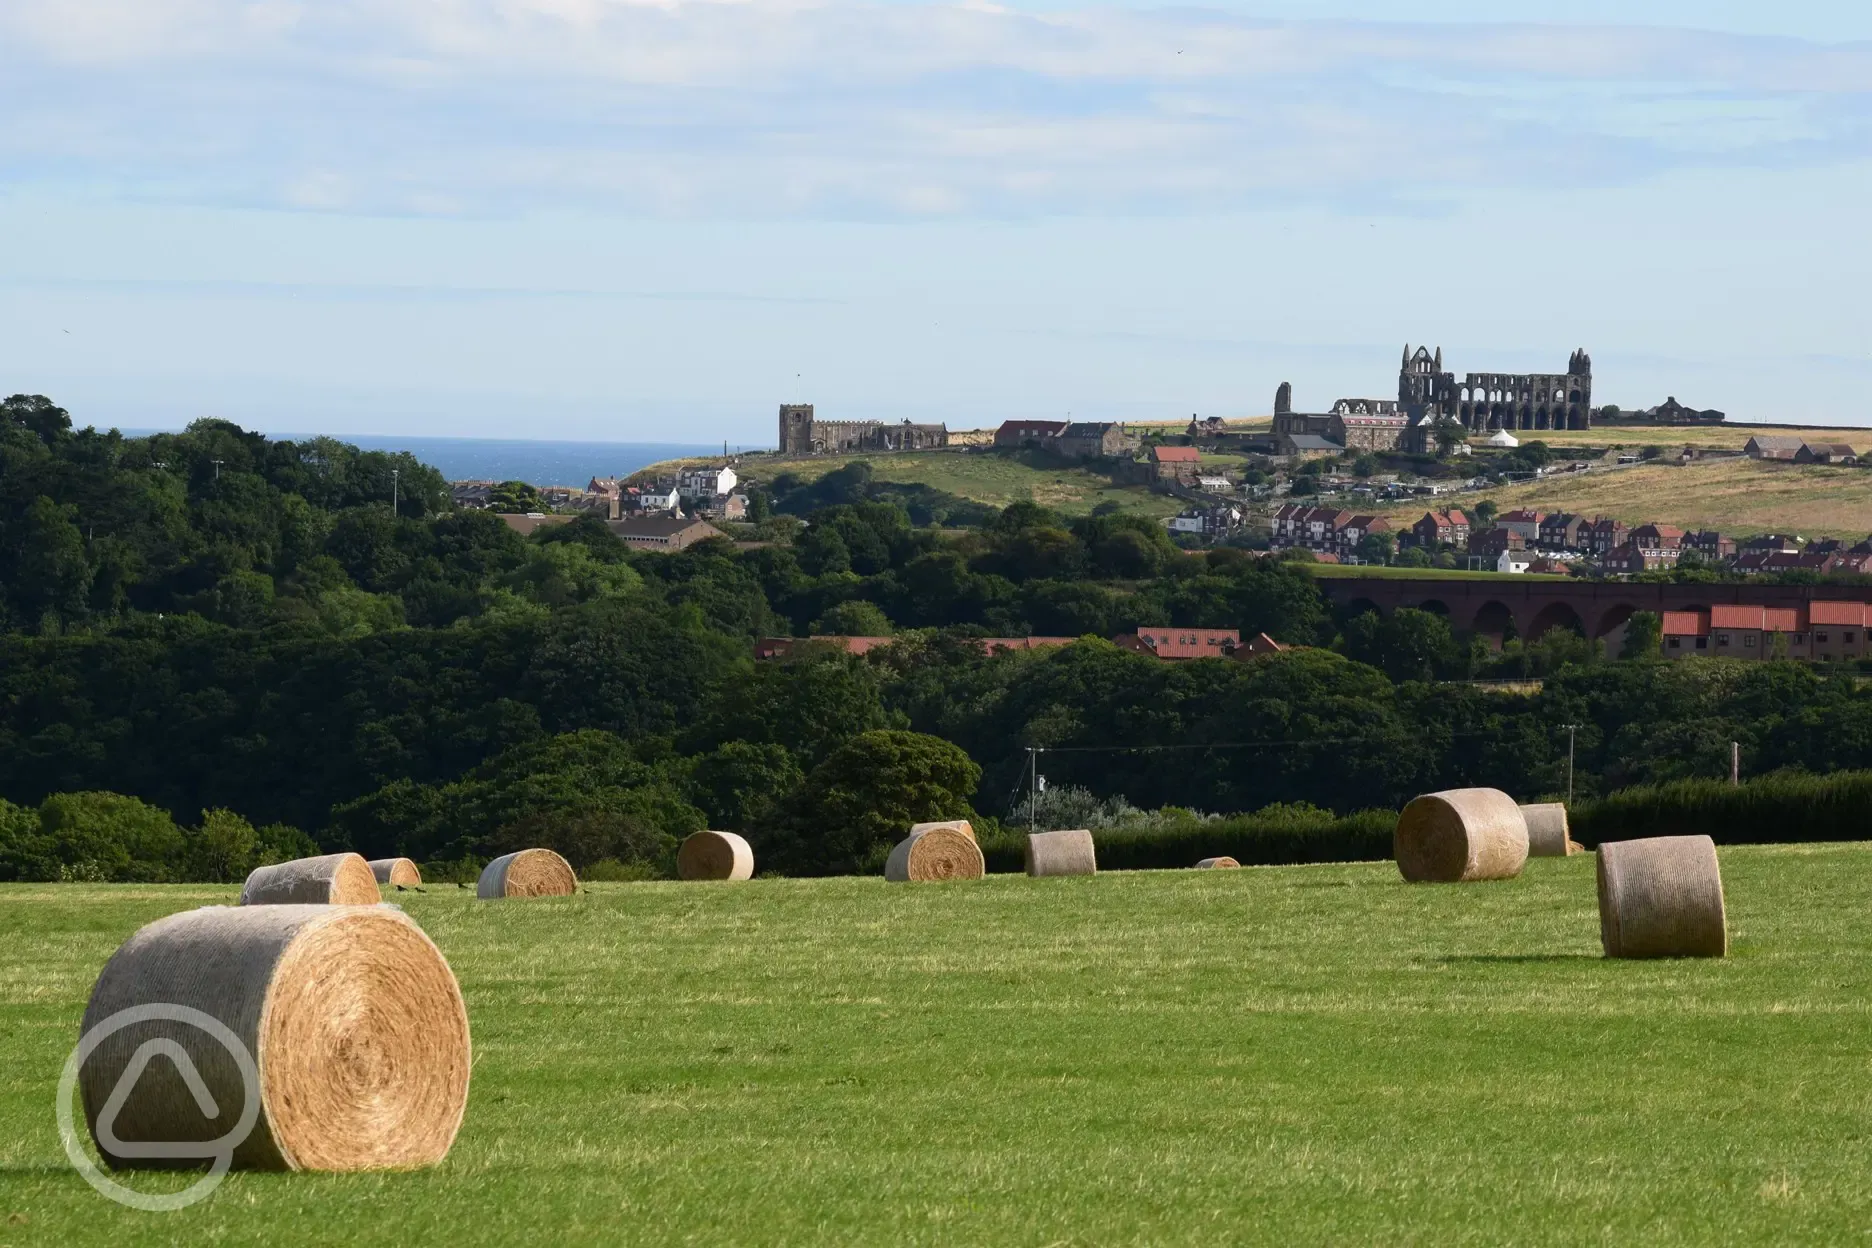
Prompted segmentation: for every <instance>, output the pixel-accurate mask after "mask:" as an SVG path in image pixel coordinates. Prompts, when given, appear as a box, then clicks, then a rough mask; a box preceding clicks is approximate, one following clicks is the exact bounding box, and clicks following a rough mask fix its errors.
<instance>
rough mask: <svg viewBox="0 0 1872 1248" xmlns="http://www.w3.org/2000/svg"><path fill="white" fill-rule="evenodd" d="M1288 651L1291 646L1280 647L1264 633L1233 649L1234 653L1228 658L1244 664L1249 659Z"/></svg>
mask: <svg viewBox="0 0 1872 1248" xmlns="http://www.w3.org/2000/svg"><path fill="white" fill-rule="evenodd" d="M1290 649H1292V647H1291V646H1283V645H1281V643H1280V642H1278V641H1275V640H1274V639H1273V638H1272V637H1270V636H1268V635H1267V634H1266V633H1256V634H1255V635H1254V636H1253V637H1250V638H1249V639H1248V640H1247V641H1246V642H1244V643H1242V644H1241V645H1239V646H1237V647H1235V649H1234V651H1233V652H1232V653H1231V654H1230V655H1229V658H1231V659H1234V660H1235V661H1236V662H1238V663H1246V662H1247V661H1248V660H1250V659H1258V658H1261V657H1263V656H1264V655H1269V654H1280V653H1282V652H1283V651H1286V650H1290Z"/></svg>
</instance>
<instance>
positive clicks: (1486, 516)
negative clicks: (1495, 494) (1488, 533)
mask: <svg viewBox="0 0 1872 1248" xmlns="http://www.w3.org/2000/svg"><path fill="white" fill-rule="evenodd" d="M1497 511H1498V508H1497V507H1496V506H1495V500H1494V499H1492V498H1485V499H1483V500H1482V501H1481V502H1479V503H1477V504H1476V505H1475V506H1473V507H1471V508H1470V509H1469V514H1470V515H1472V516H1474V517H1475V522H1476V523H1475V528H1476V531H1477V532H1481V531H1482V530H1483V529H1491V528H1494V527H1495V516H1496V514H1497Z"/></svg>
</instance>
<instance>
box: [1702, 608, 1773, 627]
mask: <svg viewBox="0 0 1872 1248" xmlns="http://www.w3.org/2000/svg"><path fill="white" fill-rule="evenodd" d="M1761 626H1762V609H1761V608H1760V607H1711V608H1710V627H1711V628H1760V627H1761Z"/></svg>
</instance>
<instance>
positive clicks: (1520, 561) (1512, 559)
mask: <svg viewBox="0 0 1872 1248" xmlns="http://www.w3.org/2000/svg"><path fill="white" fill-rule="evenodd" d="M1533 566H1534V557H1533V556H1532V555H1530V554H1528V553H1527V552H1526V551H1525V550H1504V551H1502V552H1501V555H1500V557H1499V558H1497V559H1496V560H1495V570H1496V571H1497V572H1513V573H1521V572H1526V571H1527V570H1528V569H1530V568H1532V567H1533Z"/></svg>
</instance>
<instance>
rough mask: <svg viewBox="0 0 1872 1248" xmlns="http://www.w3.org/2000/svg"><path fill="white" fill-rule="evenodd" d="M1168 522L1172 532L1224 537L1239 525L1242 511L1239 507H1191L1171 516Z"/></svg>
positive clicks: (1196, 535) (1194, 535) (1195, 535)
mask: <svg viewBox="0 0 1872 1248" xmlns="http://www.w3.org/2000/svg"><path fill="white" fill-rule="evenodd" d="M1168 523H1169V526H1170V531H1171V532H1172V533H1185V534H1188V535H1190V536H1192V537H1207V538H1218V537H1226V536H1228V535H1229V534H1230V533H1233V532H1234V531H1235V530H1236V529H1239V528H1240V527H1241V523H1242V512H1241V508H1239V507H1192V508H1191V509H1190V510H1188V511H1186V512H1184V513H1183V514H1182V515H1179V516H1172V517H1171V518H1170V520H1169V521H1168Z"/></svg>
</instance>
